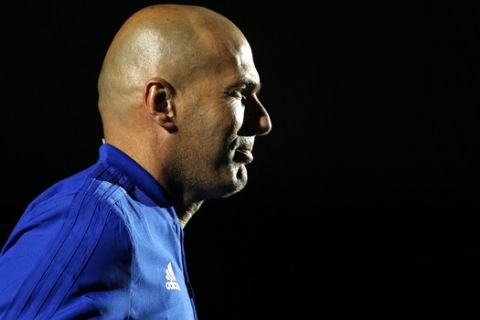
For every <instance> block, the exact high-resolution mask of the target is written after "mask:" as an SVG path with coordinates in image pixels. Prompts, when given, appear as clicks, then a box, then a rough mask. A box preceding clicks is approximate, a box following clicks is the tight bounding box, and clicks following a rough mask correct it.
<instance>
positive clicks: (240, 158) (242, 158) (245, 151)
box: [233, 147, 253, 164]
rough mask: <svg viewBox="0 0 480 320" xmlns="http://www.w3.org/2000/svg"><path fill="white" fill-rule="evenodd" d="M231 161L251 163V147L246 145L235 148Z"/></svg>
mask: <svg viewBox="0 0 480 320" xmlns="http://www.w3.org/2000/svg"><path fill="white" fill-rule="evenodd" d="M233 161H235V162H240V163H245V164H248V163H251V162H252V161H253V154H252V149H251V148H248V147H239V148H237V149H235V152H234V155H233Z"/></svg>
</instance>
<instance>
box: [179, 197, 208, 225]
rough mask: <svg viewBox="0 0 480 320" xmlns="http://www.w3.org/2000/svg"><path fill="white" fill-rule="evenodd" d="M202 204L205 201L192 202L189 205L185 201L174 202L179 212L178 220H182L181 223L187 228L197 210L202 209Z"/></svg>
mask: <svg viewBox="0 0 480 320" xmlns="http://www.w3.org/2000/svg"><path fill="white" fill-rule="evenodd" d="M202 204H203V201H198V202H192V203H190V204H188V205H185V204H183V203H180V204H174V207H175V211H176V212H177V216H178V220H180V224H181V225H182V228H185V226H186V224H187V223H188V221H189V220H190V219H191V218H192V217H193V215H194V214H195V212H197V211H198V209H200V207H201V206H202Z"/></svg>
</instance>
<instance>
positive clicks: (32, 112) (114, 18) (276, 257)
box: [0, 1, 480, 319]
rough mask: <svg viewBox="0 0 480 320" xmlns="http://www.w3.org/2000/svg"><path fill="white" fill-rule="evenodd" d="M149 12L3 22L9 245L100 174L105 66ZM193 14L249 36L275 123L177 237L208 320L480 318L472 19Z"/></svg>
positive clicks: (85, 11)
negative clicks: (53, 200)
mask: <svg viewBox="0 0 480 320" xmlns="http://www.w3.org/2000/svg"><path fill="white" fill-rule="evenodd" d="M385 2H388V1H385ZM153 3H156V2H153V1H116V2H109V3H107V2H102V1H95V2H94V1H92V2H87V1H85V2H78V1H77V2H68V3H66V2H65V3H64V2H63V1H42V2H41V4H39V3H36V2H22V3H20V4H17V5H14V6H11V7H10V6H8V7H7V6H4V5H2V6H3V10H2V13H3V16H4V19H3V22H2V23H3V24H4V26H2V40H1V41H2V43H3V44H2V47H1V51H2V57H3V58H2V59H1V60H2V62H3V63H2V64H3V65H2V77H3V81H2V89H3V92H2V107H3V108H2V109H3V112H4V117H3V126H2V131H3V132H2V134H1V140H2V155H3V161H2V163H3V166H4V168H3V170H2V173H3V179H2V182H3V187H4V190H5V191H4V193H3V196H2V199H1V201H2V205H3V210H2V211H3V212H2V218H1V219H2V223H1V233H0V234H1V239H0V240H1V241H2V243H3V242H4V241H5V240H6V238H7V236H8V234H9V232H10V230H11V229H12V228H13V226H14V224H15V223H16V221H17V220H18V218H19V216H20V214H21V213H22V211H23V210H24V208H25V207H26V205H27V204H28V203H29V202H30V201H31V200H32V199H33V198H34V197H35V196H36V195H37V194H38V193H40V192H41V191H42V190H44V189H45V188H46V187H48V186H49V185H50V184H52V183H53V182H55V181H57V180H59V179H61V178H63V177H66V176H68V175H70V174H73V173H75V172H77V171H78V170H80V169H82V168H84V167H87V166H89V165H90V164H92V163H93V162H94V161H96V158H97V150H98V147H99V145H100V143H101V138H102V133H101V123H100V118H99V116H98V113H97V109H96V104H97V101H96V100H97V93H96V78H97V76H98V72H99V69H100V65H101V62H102V59H103V55H104V53H105V52H106V49H107V47H108V45H109V43H110V41H111V39H112V38H113V36H114V34H115V32H116V31H117V30H118V28H119V27H120V25H121V23H122V22H123V21H124V20H125V19H126V18H127V17H128V16H129V15H131V14H132V13H133V12H134V11H136V10H137V9H139V8H141V7H143V6H145V5H148V4H153ZM190 3H195V4H199V5H206V6H208V7H210V8H211V9H213V10H215V11H217V12H219V13H221V14H223V15H225V16H227V17H228V18H230V19H231V20H232V21H233V22H235V23H236V24H237V25H238V26H239V27H240V29H242V30H243V31H244V33H245V35H246V36H247V38H248V39H249V41H250V43H251V46H252V48H253V52H254V57H255V61H256V64H257V69H258V70H259V72H260V75H261V77H262V82H263V90H262V93H261V98H262V100H263V102H264V104H265V105H266V107H267V108H268V110H269V112H270V115H271V117H272V121H273V131H272V133H271V134H270V135H269V136H267V137H262V138H258V139H257V143H256V148H255V157H256V160H255V162H254V163H253V164H252V165H250V167H249V174H250V181H249V184H248V186H247V188H246V189H245V190H244V191H243V192H242V193H240V194H238V195H235V196H233V197H231V198H228V199H222V200H215V201H210V202H208V203H206V204H205V205H204V207H203V208H202V209H201V211H199V212H198V213H197V215H196V216H195V217H194V219H193V220H192V221H191V222H190V223H189V225H188V226H187V228H186V246H187V255H188V256H187V259H188V264H189V270H190V274H191V278H192V281H193V285H194V288H195V290H196V296H197V304H198V311H199V315H200V317H201V319H278V318H290V319H336V318H344V317H345V316H349V317H351V316H356V317H358V316H368V317H370V318H371V317H378V318H383V319H391V318H397V317H398V318H406V317H412V316H417V315H420V316H425V317H426V316H432V315H450V316H451V318H452V319H458V318H462V314H468V313H471V312H472V311H474V312H477V314H478V308H477V309H475V308H474V306H475V305H478V297H479V295H478V288H479V285H480V276H479V272H478V271H479V267H480V255H479V244H480V243H479V241H478V240H479V239H478V238H479V236H478V229H479V225H478V218H477V215H478V212H479V208H480V205H479V202H478V192H479V183H478V181H479V173H480V170H479V169H478V167H479V166H478V162H479V160H480V154H479V137H480V135H479V133H480V132H479V128H480V125H479V112H480V110H479V94H480V90H479V88H480V86H479V85H480V76H479V71H480V68H479V65H480V63H479V57H480V45H479V38H478V36H479V34H478V30H479V29H478V27H479V21H480V10H479V7H478V6H471V5H469V6H467V5H462V4H458V3H456V4H454V1H451V3H447V2H443V3H439V2H436V3H434V2H433V1H431V2H421V1H417V2H415V4H412V5H407V4H406V3H405V2H403V3H402V4H401V3H400V2H399V3H394V2H388V3H389V4H385V3H381V2H378V3H365V2H363V1H358V2H357V3H354V4H351V3H346V2H335V3H336V4H325V3H321V2H320V3H315V4H311V2H310V1H292V2H288V3H287V4H281V3H278V4H265V3H259V2H257V3H255V2H245V1H198V2H190ZM7 18H8V19H12V21H10V22H8V21H7Z"/></svg>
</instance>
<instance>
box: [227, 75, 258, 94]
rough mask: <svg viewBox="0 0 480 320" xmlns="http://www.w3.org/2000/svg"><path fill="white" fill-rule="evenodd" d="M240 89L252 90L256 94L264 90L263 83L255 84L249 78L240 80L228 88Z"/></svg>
mask: <svg viewBox="0 0 480 320" xmlns="http://www.w3.org/2000/svg"><path fill="white" fill-rule="evenodd" d="M240 87H246V88H248V89H251V90H252V91H253V92H254V93H255V94H257V93H259V92H260V90H261V89H262V83H261V82H255V81H252V80H250V79H247V78H243V79H240V80H238V81H236V82H235V83H234V84H232V85H231V86H229V87H228V90H232V89H236V88H240Z"/></svg>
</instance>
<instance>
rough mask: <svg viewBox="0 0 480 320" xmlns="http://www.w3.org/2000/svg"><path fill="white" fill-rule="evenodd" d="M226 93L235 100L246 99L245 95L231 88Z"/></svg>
mask: <svg viewBox="0 0 480 320" xmlns="http://www.w3.org/2000/svg"><path fill="white" fill-rule="evenodd" d="M227 95H228V96H230V97H232V98H235V99H237V100H241V101H245V100H247V97H246V96H245V95H244V94H243V93H242V92H241V91H239V90H233V91H231V92H228V93H227Z"/></svg>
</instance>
